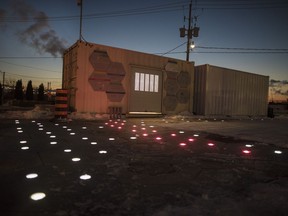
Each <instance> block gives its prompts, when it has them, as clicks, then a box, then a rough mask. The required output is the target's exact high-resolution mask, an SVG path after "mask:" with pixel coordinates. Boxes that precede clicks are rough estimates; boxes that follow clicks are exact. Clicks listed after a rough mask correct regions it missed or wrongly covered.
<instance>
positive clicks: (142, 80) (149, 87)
mask: <svg viewBox="0 0 288 216" xmlns="http://www.w3.org/2000/svg"><path fill="white" fill-rule="evenodd" d="M158 87H159V75H155V74H146V73H138V72H136V73H135V85H134V90H135V91H145V92H158Z"/></svg>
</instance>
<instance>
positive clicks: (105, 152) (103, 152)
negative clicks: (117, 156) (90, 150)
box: [99, 150, 107, 154]
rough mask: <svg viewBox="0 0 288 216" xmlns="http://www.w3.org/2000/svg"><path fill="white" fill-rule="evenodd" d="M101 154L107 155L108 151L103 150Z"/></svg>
mask: <svg viewBox="0 0 288 216" xmlns="http://www.w3.org/2000/svg"><path fill="white" fill-rule="evenodd" d="M99 154H107V151H105V150H101V151H99Z"/></svg>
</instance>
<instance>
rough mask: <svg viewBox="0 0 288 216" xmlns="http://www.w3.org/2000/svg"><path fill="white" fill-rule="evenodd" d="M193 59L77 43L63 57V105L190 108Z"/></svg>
mask: <svg viewBox="0 0 288 216" xmlns="http://www.w3.org/2000/svg"><path fill="white" fill-rule="evenodd" d="M193 79H194V62H186V61H182V60H177V59H172V58H167V57H162V56H157V55H152V54H145V53H141V52H136V51H131V50H125V49H120V48H115V47H109V46H104V45H99V44H94V43H88V42H83V41H77V42H76V43H75V44H74V45H73V46H71V47H70V48H69V49H67V50H66V51H65V53H64V55H63V84H62V87H63V88H64V89H67V90H68V99H67V100H68V106H69V109H70V110H73V111H77V112H94V113H100V114H103V113H111V112H117V113H121V114H126V115H137V114H149V115H153V114H157V115H158V114H176V113H179V112H183V111H188V112H191V113H192V112H193V110H192V109H193V90H194V86H193V83H194V80H193Z"/></svg>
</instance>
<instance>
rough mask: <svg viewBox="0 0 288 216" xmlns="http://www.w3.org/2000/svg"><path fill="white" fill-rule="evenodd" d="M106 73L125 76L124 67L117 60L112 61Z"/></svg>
mask: <svg viewBox="0 0 288 216" xmlns="http://www.w3.org/2000/svg"><path fill="white" fill-rule="evenodd" d="M107 73H108V74H114V75H117V76H125V69H124V67H123V65H122V64H121V63H119V62H112V64H111V65H110V67H109V68H108V70H107Z"/></svg>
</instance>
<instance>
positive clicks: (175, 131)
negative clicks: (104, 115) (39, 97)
mask: <svg viewBox="0 0 288 216" xmlns="http://www.w3.org/2000/svg"><path fill="white" fill-rule="evenodd" d="M268 121H269V122H268ZM266 123H267V124H266ZM263 125H265V126H263ZM270 126H273V129H271V130H274V132H273V134H271V135H269V136H268V131H265V128H267V127H270ZM276 127H278V129H277V128H276ZM283 127H284V129H283ZM285 127H286V128H287V120H285V119H284V120H273V121H272V120H269V119H257V120H255V119H254V120H251V119H249V120H247V119H246V120H233V121H227V120H224V121H223V120H217V119H210V120H203V119H201V120H200V119H177V118H164V119H158V118H157V119H156V118H155V119H140V118H135V119H118V120H117V119H116V120H93V121H84V120H73V121H65V122H60V121H51V120H48V119H46V120H39V119H38V120H37V119H35V120H27V119H26V120H25V119H19V120H17V119H1V123H0V154H1V155H0V164H1V170H0V174H1V180H0V183H1V210H0V211H1V215H21V216H22V215H56V216H66V215H67V216H68V215H69V216H70V215H72V216H74V215H75V216H76V215H85V216H86V215H93V216H94V215H149V216H150V215H154V216H163V215H165V216H166V215H171V216H172V215H173V216H174V215H199V216H200V215H201V216H202V215H221V216H223V215H235V216H237V215H277V216H278V215H287V211H288V207H287V202H288V157H287V156H288V149H287V148H286V141H287V135H286V132H285ZM267 130H268V129H267ZM267 137H268V138H267ZM285 137H286V139H285ZM35 197H36V198H35ZM35 199H36V200H35Z"/></svg>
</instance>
